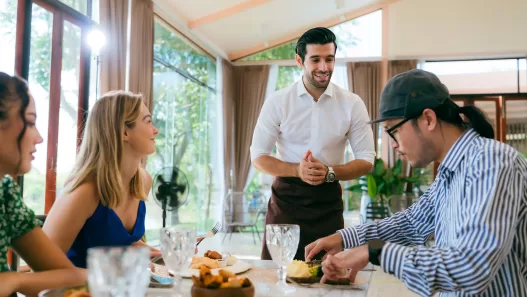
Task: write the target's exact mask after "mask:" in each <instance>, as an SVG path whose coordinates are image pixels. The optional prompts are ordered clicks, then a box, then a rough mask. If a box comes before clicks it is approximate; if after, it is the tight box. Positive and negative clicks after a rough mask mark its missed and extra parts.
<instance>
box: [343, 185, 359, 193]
mask: <svg viewBox="0 0 527 297" xmlns="http://www.w3.org/2000/svg"><path fill="white" fill-rule="evenodd" d="M362 187H363V185H353V186H350V187H348V188H347V189H346V190H347V191H350V192H359V193H360V192H362Z"/></svg>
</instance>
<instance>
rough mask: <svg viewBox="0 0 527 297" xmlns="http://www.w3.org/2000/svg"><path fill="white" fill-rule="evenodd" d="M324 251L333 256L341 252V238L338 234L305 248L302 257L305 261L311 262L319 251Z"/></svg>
mask: <svg viewBox="0 0 527 297" xmlns="http://www.w3.org/2000/svg"><path fill="white" fill-rule="evenodd" d="M323 250H324V251H326V253H328V254H329V255H335V254H337V253H339V252H341V251H342V236H341V235H340V233H335V234H333V235H330V236H326V237H324V238H320V239H318V240H317V241H314V242H312V243H310V244H308V245H306V247H305V251H304V255H305V256H306V261H311V259H313V257H314V256H316V255H317V254H318V253H320V252H321V251H323Z"/></svg>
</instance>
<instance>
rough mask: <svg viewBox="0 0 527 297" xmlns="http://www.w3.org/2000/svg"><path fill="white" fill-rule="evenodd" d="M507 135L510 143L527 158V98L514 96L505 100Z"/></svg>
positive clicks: (506, 138)
mask: <svg viewBox="0 0 527 297" xmlns="http://www.w3.org/2000/svg"><path fill="white" fill-rule="evenodd" d="M505 110H506V113H505V115H506V121H507V124H506V130H505V131H506V135H505V140H506V142H507V144H508V145H510V146H512V147H514V148H515V149H516V150H518V151H519V152H520V153H522V154H523V155H524V156H525V157H526V158H527V118H526V117H525V115H526V114H527V98H514V100H512V99H511V100H506V101H505Z"/></svg>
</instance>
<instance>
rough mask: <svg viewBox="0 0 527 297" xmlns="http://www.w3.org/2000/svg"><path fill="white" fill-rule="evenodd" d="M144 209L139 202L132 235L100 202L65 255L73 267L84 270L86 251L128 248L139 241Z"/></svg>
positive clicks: (112, 212)
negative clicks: (116, 247) (94, 248)
mask: <svg viewBox="0 0 527 297" xmlns="http://www.w3.org/2000/svg"><path fill="white" fill-rule="evenodd" d="M145 215H146V207H145V202H144V201H139V207H138V209H137V219H136V221H135V225H134V229H133V230H132V233H128V231H127V230H126V228H125V227H124V225H123V223H122V222H121V219H120V218H119V217H118V216H117V214H116V213H115V212H114V211H113V210H112V209H110V208H108V207H105V206H103V205H102V204H101V203H100V202H99V205H98V206H97V209H96V210H95V212H94V213H93V215H92V216H91V217H90V218H89V219H88V220H86V223H85V224H84V226H83V227H82V229H81V231H80V232H79V234H78V235H77V237H76V238H75V241H74V242H73V245H72V246H71V248H70V250H69V251H68V253H67V256H68V258H69V259H70V261H71V262H72V263H73V265H75V266H77V267H80V268H86V257H87V255H88V249H89V248H92V247H101V246H129V245H131V244H132V243H134V242H137V241H139V240H140V239H141V238H142V237H143V235H144V233H145Z"/></svg>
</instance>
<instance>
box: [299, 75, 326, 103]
mask: <svg viewBox="0 0 527 297" xmlns="http://www.w3.org/2000/svg"><path fill="white" fill-rule="evenodd" d="M296 91H297V94H298V97H302V96H303V95H304V94H309V93H308V92H307V89H306V86H304V81H303V80H302V79H300V80H299V81H298V82H297V85H296ZM324 95H326V96H329V97H330V98H333V96H334V95H335V90H334V88H333V83H332V82H329V84H328V86H327V88H326V90H325V91H324V93H322V96H320V98H322V97H323V96H324Z"/></svg>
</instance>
